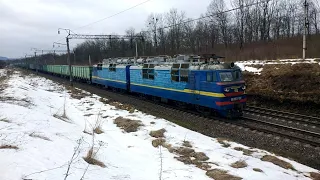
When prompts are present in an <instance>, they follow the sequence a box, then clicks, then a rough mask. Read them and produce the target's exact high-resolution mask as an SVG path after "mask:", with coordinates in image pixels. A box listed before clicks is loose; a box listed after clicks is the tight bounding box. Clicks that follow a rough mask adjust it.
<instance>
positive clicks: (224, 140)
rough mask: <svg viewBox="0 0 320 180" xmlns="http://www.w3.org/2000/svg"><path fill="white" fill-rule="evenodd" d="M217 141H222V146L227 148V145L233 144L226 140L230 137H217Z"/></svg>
mask: <svg viewBox="0 0 320 180" xmlns="http://www.w3.org/2000/svg"><path fill="white" fill-rule="evenodd" d="M217 141H218V143H220V144H221V145H222V147H225V148H227V147H230V146H231V145H230V144H229V143H228V142H226V141H228V139H226V138H217Z"/></svg>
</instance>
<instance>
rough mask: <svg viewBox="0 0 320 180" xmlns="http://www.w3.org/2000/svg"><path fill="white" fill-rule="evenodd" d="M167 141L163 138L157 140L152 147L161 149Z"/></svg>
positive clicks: (153, 141)
mask: <svg viewBox="0 0 320 180" xmlns="http://www.w3.org/2000/svg"><path fill="white" fill-rule="evenodd" d="M165 142H166V140H165V139H163V138H157V139H154V140H152V146H153V147H159V146H160V145H161V146H163V145H164V144H165Z"/></svg>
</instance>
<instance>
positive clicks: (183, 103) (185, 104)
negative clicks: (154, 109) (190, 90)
mask: <svg viewBox="0 0 320 180" xmlns="http://www.w3.org/2000/svg"><path fill="white" fill-rule="evenodd" d="M174 104H175V105H176V106H177V107H179V108H182V109H186V108H187V103H185V102H181V101H174Z"/></svg>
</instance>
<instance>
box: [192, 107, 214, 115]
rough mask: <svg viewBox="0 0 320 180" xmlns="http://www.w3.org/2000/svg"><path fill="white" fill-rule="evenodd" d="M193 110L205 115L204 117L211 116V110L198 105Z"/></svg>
mask: <svg viewBox="0 0 320 180" xmlns="http://www.w3.org/2000/svg"><path fill="white" fill-rule="evenodd" d="M195 108H196V110H197V111H198V112H199V113H201V114H202V115H205V116H210V115H211V109H210V108H207V107H203V106H200V105H195Z"/></svg>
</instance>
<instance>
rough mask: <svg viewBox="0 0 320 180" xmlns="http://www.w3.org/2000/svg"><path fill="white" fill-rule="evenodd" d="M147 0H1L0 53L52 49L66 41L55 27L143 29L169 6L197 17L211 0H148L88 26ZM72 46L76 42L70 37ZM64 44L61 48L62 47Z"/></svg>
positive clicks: (91, 31) (111, 30)
mask: <svg viewBox="0 0 320 180" xmlns="http://www.w3.org/2000/svg"><path fill="white" fill-rule="evenodd" d="M144 1H146V0H0V56H6V57H9V58H17V57H24V56H25V54H26V53H27V54H32V52H31V51H30V48H31V47H34V48H38V49H49V50H51V49H52V43H53V42H54V41H58V40H60V42H62V43H64V42H65V39H64V37H65V35H66V34H64V33H62V34H60V35H58V34H57V29H58V28H69V29H71V30H74V32H76V33H83V34H110V33H117V34H124V33H125V30H126V29H128V28H129V27H133V28H135V29H136V32H137V31H140V30H141V29H142V28H145V25H146V19H147V17H148V15H150V14H151V13H166V12H168V11H169V10H170V9H171V8H177V9H178V10H180V11H184V12H185V13H186V16H187V17H190V18H197V17H199V15H200V14H202V13H205V11H206V9H207V6H208V5H209V4H210V2H211V0H151V1H149V2H147V3H144V4H143V5H140V6H138V7H136V8H133V9H131V10H129V11H126V12H124V13H122V14H119V15H117V16H114V17H112V18H109V19H106V20H104V21H102V22H99V23H96V24H93V25H91V26H88V27H84V28H79V27H81V26H84V25H87V24H89V23H92V22H95V21H97V20H100V19H103V18H105V17H108V16H110V15H113V14H115V13H118V12H120V11H123V10H125V9H127V8H130V7H132V6H135V5H137V4H139V3H141V2H144ZM70 43H71V49H72V48H73V47H74V46H75V45H76V44H77V43H79V41H76V40H72V42H70ZM63 48H64V47H60V49H63Z"/></svg>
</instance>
